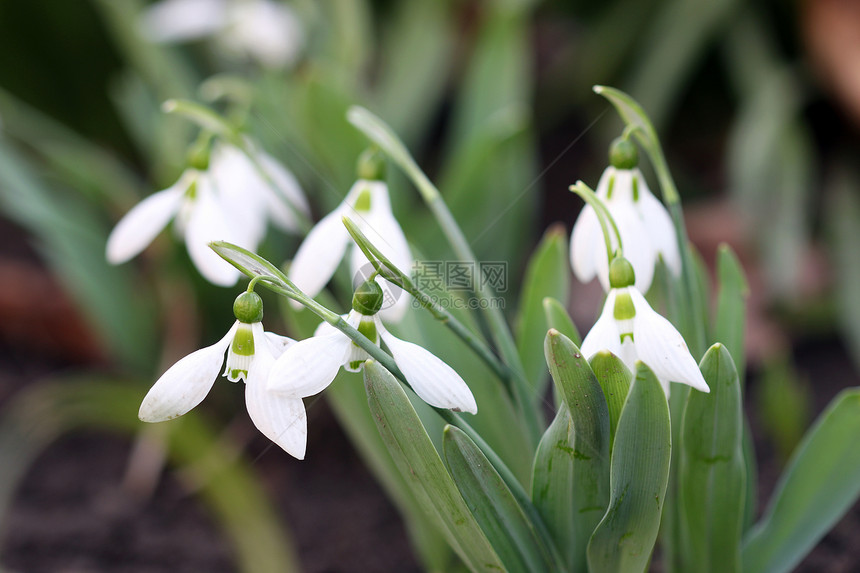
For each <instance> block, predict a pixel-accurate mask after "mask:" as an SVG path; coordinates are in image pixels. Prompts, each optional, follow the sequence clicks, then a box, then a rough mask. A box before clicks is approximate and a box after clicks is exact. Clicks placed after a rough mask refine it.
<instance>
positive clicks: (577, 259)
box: [570, 167, 681, 292]
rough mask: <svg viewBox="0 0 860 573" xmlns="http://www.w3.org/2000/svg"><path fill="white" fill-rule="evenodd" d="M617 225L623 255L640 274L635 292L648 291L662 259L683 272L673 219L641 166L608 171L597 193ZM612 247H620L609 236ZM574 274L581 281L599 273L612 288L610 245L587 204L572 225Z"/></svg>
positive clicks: (602, 280)
mask: <svg viewBox="0 0 860 573" xmlns="http://www.w3.org/2000/svg"><path fill="white" fill-rule="evenodd" d="M595 194H596V195H597V197H598V198H599V199H600V200H601V201H603V203H604V204H605V205H606V207H607V209H608V210H609V213H610V215H612V218H613V219H614V220H615V224H616V225H617V226H618V231H619V233H620V234H621V243H622V246H623V248H624V256H625V257H626V258H627V259H628V260H629V261H630V263H631V264H632V265H633V268H634V269H635V271H636V288H637V289H639V291H640V292H647V291H648V289H649V288H650V287H651V281H652V280H653V278H654V266H655V265H656V264H657V259H658V257H659V256H660V255H662V256H663V261H664V262H665V263H666V266H667V267H668V268H669V270H670V271H671V272H672V273H674V274H675V275H676V276H677V275H679V274H680V273H681V254H680V252H679V251H678V241H677V238H676V236H675V227H674V225H673V224H672V218H671V217H670V216H669V213H668V212H667V211H666V208H665V207H664V206H663V204H662V203H661V202H660V201H659V200H658V199H657V198H656V197H655V196H654V195H653V194H652V193H651V191H650V190H649V189H648V185H647V184H646V183H645V178H644V177H643V176H642V173H641V172H640V171H639V169H638V168H633V169H617V168H615V167H607V168H606V170H605V171H604V172H603V176H602V177H601V178H600V182H599V183H598V185H597V191H596V192H595ZM610 239H611V242H612V248H613V249H616V248H617V247H618V245H617V240H616V238H615V235H614V233H612V232H610ZM570 259H571V264H572V266H573V272H574V273H575V274H576V276H577V278H578V279H579V280H580V281H582V282H588V281H590V280H591V279H593V278H594V276H595V275H597V278H598V279H600V284H601V285H603V289H604V290H609V265H608V258H607V254H606V244H605V242H604V240H603V233H602V230H601V228H600V223H599V222H598V220H597V214H596V213H595V212H594V209H593V208H592V207H591V206H590V205H586V206H585V207H584V208H583V209H582V212H581V213H580V214H579V218H577V220H576V223H575V224H574V225H573V233H572V234H571V239H570Z"/></svg>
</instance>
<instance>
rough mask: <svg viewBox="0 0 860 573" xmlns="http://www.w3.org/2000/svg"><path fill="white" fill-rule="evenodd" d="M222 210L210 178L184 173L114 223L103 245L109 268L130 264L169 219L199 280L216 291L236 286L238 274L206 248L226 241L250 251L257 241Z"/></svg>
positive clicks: (204, 173) (202, 172)
mask: <svg viewBox="0 0 860 573" xmlns="http://www.w3.org/2000/svg"><path fill="white" fill-rule="evenodd" d="M234 216H235V215H234V214H230V213H228V212H227V211H226V210H225V206H224V204H223V202H222V201H221V197H220V196H219V195H218V192H217V191H216V189H215V182H214V180H213V178H212V175H211V173H209V172H208V171H205V170H200V169H195V168H188V169H186V170H185V172H184V173H183V174H182V176H181V177H180V178H179V180H178V181H177V182H176V183H174V184H173V185H171V186H170V187H168V188H167V189H164V190H162V191H158V192H156V193H153V194H152V195H150V196H149V197H147V198H146V199H144V200H143V201H141V202H140V203H138V204H137V205H135V206H134V207H133V208H132V209H131V210H130V211H129V212H128V213H126V214H125V216H124V217H123V218H122V219H121V220H120V221H119V223H117V225H116V227H114V229H113V231H111V234H110V236H109V237H108V241H107V248H106V253H105V254H106V257H107V260H108V262H110V263H112V264H115V265H116V264H120V263H124V262H126V261H128V260H130V259H131V258H132V257H134V256H136V255H137V254H138V253H140V252H141V251H142V250H143V249H145V248H146V247H147V246H148V245H149V244H150V243H151V242H152V241H153V239H155V237H156V236H157V235H158V234H159V233H160V232H161V231H162V230H163V229H164V228H165V227H166V226H167V224H168V223H169V222H170V221H171V220H173V219H175V225H174V227H175V229H176V232H177V234H178V235H179V236H180V237H182V238H183V239H184V240H185V245H186V247H187V248H188V254H189V256H190V257H191V261H192V262H193V263H194V266H196V267H197V270H199V271H200V274H201V275H203V276H204V277H205V278H206V279H207V280H208V281H209V282H211V283H213V284H216V285H219V286H231V285H234V284H236V281H237V280H238V278H239V271H238V270H236V269H235V268H234V267H233V266H232V265H231V264H230V263H228V262H227V261H225V260H223V259H222V258H221V257H219V256H218V255H217V254H215V252H214V251H213V250H212V249H210V248H209V243H210V242H211V241H219V240H223V241H229V242H231V243H235V244H237V245H240V246H242V247H245V248H249V249H254V248H255V247H256V244H257V241H258V240H259V239H258V238H257V237H255V235H256V231H255V230H254V229H253V227H252V226H250V225H247V224H236V221H235V220H234Z"/></svg>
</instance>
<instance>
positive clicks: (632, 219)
mask: <svg viewBox="0 0 860 573" xmlns="http://www.w3.org/2000/svg"><path fill="white" fill-rule="evenodd" d="M620 173H623V171H620ZM616 186H617V187H618V191H619V192H620V190H621V189H620V187H621V186H620V185H616ZM619 194H620V195H621V196H622V197H623V196H624V194H623V193H619ZM606 206H607V208H608V209H609V212H610V214H611V215H612V218H613V219H614V220H615V224H616V225H617V226H618V230H619V232H620V233H621V243H622V245H621V246H622V247H623V250H624V258H626V259H627V260H628V261H630V264H631V265H633V271H634V272H635V273H636V288H638V289H639V290H641V291H642V292H647V290H648V289H649V288H650V287H651V281H652V280H653V279H654V264H655V263H656V260H657V252H656V250H655V249H654V246H653V244H652V243H651V238H650V237H649V236H648V229H647V228H646V227H645V223H644V222H643V220H642V217H641V215H640V214H639V211H638V210H637V209H636V207H635V206H634V205H633V203H631V202H628V201H626V200H622V199H619V200H618V201H614V200H613V201H610V202H607V204H606ZM613 245H614V242H613ZM602 251H605V249H602ZM596 263H597V269H598V270H597V276H598V277H599V278H600V283H601V284H602V285H603V288H604V289H606V290H609V263H608V261H607V259H606V258H605V257H601V258H598V259H597V261H596Z"/></svg>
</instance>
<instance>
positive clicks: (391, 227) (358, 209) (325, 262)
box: [289, 179, 414, 321]
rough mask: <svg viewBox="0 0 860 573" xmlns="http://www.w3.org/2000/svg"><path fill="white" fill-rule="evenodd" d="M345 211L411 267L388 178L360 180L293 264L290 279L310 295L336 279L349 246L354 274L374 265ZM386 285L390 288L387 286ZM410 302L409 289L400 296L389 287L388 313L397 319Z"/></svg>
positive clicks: (308, 239) (406, 267) (386, 251)
mask: <svg viewBox="0 0 860 573" xmlns="http://www.w3.org/2000/svg"><path fill="white" fill-rule="evenodd" d="M343 216H348V217H349V218H350V219H352V220H353V221H354V222H355V224H356V225H357V226H358V227H359V229H360V230H361V232H362V233H364V234H365V235H366V236H367V238H368V239H369V240H370V242H371V243H373V244H374V245H376V246H377V247H378V248H379V250H380V251H382V254H384V255H385V256H386V257H388V259H389V260H390V261H391V262H392V263H394V265H395V266H397V267H398V268H399V269H401V270H404V271H405V272H409V270H410V269H411V268H412V265H413V262H414V259H413V257H412V252H411V251H410V249H409V243H407V242H406V237H405V236H404V234H403V229H401V228H400V224H399V223H398V222H397V220H396V219H395V218H394V214H393V213H392V212H391V201H390V199H389V197H388V185H387V184H386V183H385V182H384V181H375V180H368V179H359V180H358V181H356V183H355V185H353V186H352V189H350V191H349V193H348V194H347V196H346V198H345V199H344V200H343V202H342V203H341V204H340V205H338V206H337V207H336V208H335V210H334V211H332V212H331V213H329V214H328V215H326V216H325V217H323V218H322V219H321V220H320V221H319V222H318V223H317V224H316V225H315V226H314V228H313V229H311V232H310V233H308V236H307V237H306V238H305V240H304V242H303V243H302V244H301V246H300V247H299V250H298V252H297V253H296V256H295V258H294V259H293V262H292V264H291V265H290V270H289V278H290V280H291V281H293V282H294V283H295V284H296V286H297V287H298V288H299V289H300V290H302V291H303V292H305V293H307V294H308V295H309V296H312V297H313V296H316V295H317V294H318V293H319V292H320V291H321V290H322V289H323V287H324V286H325V285H326V283H328V282H329V280H331V277H332V275H333V274H334V272H335V270H336V269H337V267H338V265H339V264H340V261H341V260H342V259H343V257H344V256H345V255H346V254H347V251H348V250H350V249H351V252H350V253H349V257H350V269H351V272H352V276H353V277H356V278H360V280H364V278H366V277H365V276H362V270H363V269H367V268H369V267H370V262H369V261H368V260H367V257H365V256H364V253H362V252H361V249H359V248H358V247H356V246H355V245H354V244H353V243H352V241H351V240H350V237H349V233H348V232H347V231H346V228H345V227H344V226H343V222H342V220H341V219H342V217H343ZM381 286H383V287H384V288H388V285H381ZM408 307H409V295H408V294H406V293H405V292H398V293H397V294H396V295H395V293H394V292H391V291H389V292H387V293H386V302H385V304H384V305H383V309H382V315H383V318H385V320H388V321H398V320H400V319H401V318H402V317H403V315H404V314H405V312H406V310H407V308H408Z"/></svg>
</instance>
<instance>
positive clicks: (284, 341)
mask: <svg viewBox="0 0 860 573" xmlns="http://www.w3.org/2000/svg"><path fill="white" fill-rule="evenodd" d="M265 338H266V342H267V344H268V345H269V352H271V353H272V356H274V357H275V358H278V357H279V356H280V355H281V354H283V353H284V351H285V350H286V349H287V348H289V346H290V345H291V344H293V343H294V342H295V340H293V339H292V338H290V337H289V336H281V335H280V334H275V333H274V332H266V333H265Z"/></svg>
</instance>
